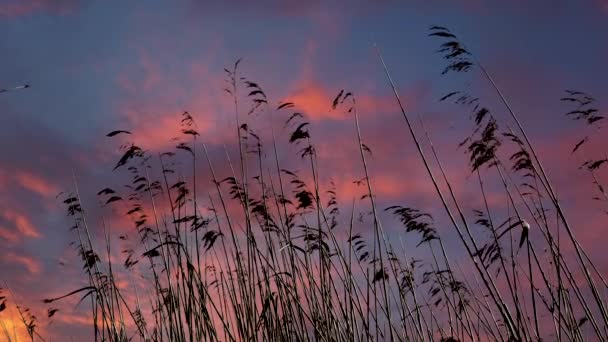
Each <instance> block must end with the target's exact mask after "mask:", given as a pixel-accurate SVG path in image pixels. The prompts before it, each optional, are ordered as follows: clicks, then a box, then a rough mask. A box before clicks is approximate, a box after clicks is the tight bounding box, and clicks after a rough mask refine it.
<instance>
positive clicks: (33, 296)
mask: <svg viewBox="0 0 608 342" xmlns="http://www.w3.org/2000/svg"><path fill="white" fill-rule="evenodd" d="M431 25H441V26H446V27H449V28H450V29H451V30H452V31H453V32H454V33H456V34H457V35H458V36H459V38H461V39H462V40H463V41H464V42H465V43H466V45H467V47H468V48H469V49H470V50H471V51H472V52H473V53H474V54H475V56H476V57H477V58H478V59H479V60H480V61H481V63H483V64H484V65H485V66H486V68H487V69H488V70H489V72H490V73H492V75H493V77H494V78H495V80H496V82H497V84H498V85H499V87H501V89H502V91H503V92H504V94H505V96H506V97H507V98H508V99H509V101H510V102H511V104H512V106H513V108H514V109H515V111H516V112H517V113H518V115H519V118H520V120H521V121H522V122H523V124H524V126H525V127H526V128H527V130H528V134H529V135H530V136H531V137H532V142H533V143H534V144H535V146H536V147H537V148H538V150H539V151H540V152H541V160H542V161H543V163H544V164H545V166H546V168H547V169H548V171H549V176H550V178H551V179H552V180H553V181H554V182H555V185H556V189H557V192H558V194H559V196H560V198H562V200H563V202H564V204H565V208H566V211H567V213H568V214H569V215H570V217H571V220H572V221H574V222H576V226H575V229H576V234H577V236H578V237H579V239H580V241H581V244H582V245H583V246H585V247H586V248H587V250H588V252H589V254H590V256H591V258H592V259H594V260H595V261H596V262H597V264H598V267H600V268H601V269H602V270H606V271H608V257H606V256H605V255H606V254H605V246H606V243H607V242H608V235H607V234H606V229H608V227H606V222H607V221H606V215H605V213H603V211H606V210H608V208H605V207H602V206H601V205H600V204H598V203H597V202H596V201H593V200H592V199H591V198H592V197H593V196H595V193H594V187H593V185H592V183H591V181H592V180H591V178H590V176H589V174H588V173H586V172H584V171H583V170H579V169H578V166H579V165H580V164H581V162H582V161H583V159H584V158H583V155H578V156H577V155H572V154H571V153H570V152H571V151H572V148H573V146H574V145H575V144H576V142H577V141H579V140H580V139H581V138H582V137H583V136H585V135H586V134H587V133H589V131H588V128H587V127H585V125H584V124H582V123H581V122H575V121H572V120H570V119H569V118H567V117H566V116H565V115H564V114H565V113H566V112H568V111H569V110H571V109H572V108H571V107H569V106H568V105H567V104H565V103H562V102H560V98H561V97H563V96H564V94H565V93H564V90H565V89H576V90H581V91H585V92H587V93H589V94H592V95H593V96H594V97H595V98H596V99H597V101H598V102H597V103H598V104H597V105H598V106H599V108H600V109H602V110H603V112H604V113H605V112H606V109H608V68H607V66H606V65H607V64H606V62H607V61H608V1H606V0H551V1H549V0H536V1H526V0H503V1H500V0H445V1H443V0H400V1H397V0H376V1H371V0H352V1H339V0H331V1H319V0H311V1H299V0H282V1H281V0H261V1H247V0H225V1H220V0H217V1H211V0H176V1H160V0H152V1H145V2H143V1H89V0H0V60H1V63H0V88H12V87H17V86H20V85H23V84H28V85H30V86H31V87H30V88H28V89H20V90H12V91H8V92H4V93H0V110H1V113H0V287H3V288H4V287H6V286H8V287H9V288H10V289H11V291H12V292H13V293H14V297H10V298H12V299H11V302H9V305H14V304H15V301H17V304H19V305H22V306H24V307H30V308H31V309H32V310H33V311H34V313H35V314H36V316H38V318H39V323H38V325H39V327H40V329H41V332H43V333H44V334H46V336H51V337H53V341H61V340H65V339H67V338H68V337H70V336H73V337H74V338H76V340H80V339H79V337H80V338H84V337H83V336H90V333H91V327H90V321H89V320H87V317H86V315H84V314H83V313H86V312H87V310H86V309H87V307H86V305H84V304H82V305H81V306H79V308H78V309H74V305H75V304H76V302H77V301H78V299H74V300H71V299H70V300H69V301H68V302H66V303H63V304H58V305H57V307H59V308H60V312H59V313H58V314H57V316H56V317H54V318H53V319H52V320H49V319H47V317H46V309H47V308H48V306H46V305H44V304H42V302H41V300H42V299H43V298H46V297H49V296H58V295H61V294H64V293H66V292H69V291H70V290H73V289H75V288H78V287H81V286H83V285H84V284H85V283H86V279H85V278H84V277H83V273H82V265H81V262H80V261H79V260H78V256H77V254H76V252H75V250H74V249H73V248H71V247H70V246H69V243H70V242H71V241H73V239H74V236H73V235H72V234H73V233H72V232H70V231H69V227H70V226H71V223H70V221H69V220H68V218H66V216H65V208H64V207H63V206H62V204H61V202H60V201H59V200H58V199H56V196H57V194H58V193H59V192H61V191H66V190H67V191H70V190H71V189H72V188H73V186H74V183H73V176H72V175H73V174H75V176H76V179H77V181H78V185H79V186H80V192H81V194H82V196H83V202H84V205H85V209H90V215H91V221H92V222H93V224H94V225H96V227H97V228H96V229H97V233H98V234H100V235H99V239H100V240H99V241H98V242H99V243H100V246H101V243H102V240H101V239H102V231H101V230H100V229H101V228H100V227H101V226H100V222H101V215H102V214H103V215H104V217H107V218H108V219H109V222H110V223H111V227H110V231H111V233H112V234H113V236H114V237H116V236H118V235H119V234H122V232H128V231H129V230H130V229H133V228H132V226H131V225H129V222H128V221H124V220H123V221H121V220H120V219H119V218H118V216H119V214H120V213H119V212H114V211H112V210H111V209H108V208H104V209H103V210H100V209H99V208H98V205H97V199H96V196H95V194H96V193H97V192H98V191H99V190H100V189H102V188H104V187H105V186H108V185H109V186H116V187H118V186H119V185H120V184H122V181H123V180H124V179H125V178H124V173H120V172H118V171H117V172H112V168H113V167H114V165H115V164H116V161H117V159H118V158H119V157H120V154H119V152H118V151H117V149H118V146H119V145H120V139H122V138H121V137H119V138H118V140H117V139H109V138H107V137H106V136H105V135H106V134H107V133H108V132H110V131H112V130H115V129H125V130H130V131H132V132H133V133H134V134H133V135H134V137H133V139H134V140H135V141H137V143H138V144H140V145H141V146H142V147H144V148H146V149H148V150H151V151H155V152H162V151H165V150H169V149H171V148H172V147H173V146H174V142H172V141H170V140H171V138H173V137H174V136H176V135H177V134H178V132H179V126H178V125H179V120H180V114H181V113H182V112H183V111H189V112H190V113H192V115H193V116H194V117H195V119H196V121H197V124H198V128H199V132H200V133H201V137H200V139H201V141H202V142H205V143H206V144H208V145H209V147H210V151H211V157H212V159H214V162H215V163H216V164H217V165H218V168H219V169H220V172H222V171H225V172H224V173H225V174H223V177H221V178H224V177H226V176H227V169H226V167H225V166H224V167H222V166H220V165H222V163H223V162H225V155H224V150H223V146H224V144H226V145H228V149H229V150H231V151H234V149H233V147H234V146H235V128H234V125H235V123H234V113H233V112H232V103H231V99H230V97H229V96H227V94H226V93H225V92H224V91H223V90H222V89H223V87H224V79H225V74H224V71H223V69H224V68H225V67H231V66H232V65H233V64H234V62H235V61H236V60H237V59H239V58H242V62H241V65H240V68H241V73H242V75H244V76H246V77H247V78H248V79H251V80H254V81H255V82H257V83H259V84H260V85H261V86H262V87H263V89H264V90H265V91H266V93H267V94H268V96H269V98H270V99H271V102H272V103H273V104H276V103H278V102H279V101H287V100H288V101H292V102H294V103H295V104H296V106H297V107H298V108H299V109H300V110H301V111H302V112H304V113H305V114H306V115H307V117H308V119H309V120H310V121H311V134H312V136H313V138H314V140H315V143H316V144H317V146H318V153H319V158H320V163H321V166H320V168H321V169H320V172H321V176H322V181H323V182H325V183H328V182H329V179H333V180H334V182H335V183H336V187H337V189H338V192H339V194H338V196H339V198H340V200H342V201H343V203H342V204H343V206H344V208H345V211H344V213H345V214H344V215H348V214H347V210H348V208H349V205H350V201H351V200H352V198H353V197H354V196H357V197H359V192H357V191H358V190H357V189H354V186H353V183H352V181H354V180H357V179H360V178H361V176H362V175H361V172H362V171H361V166H360V160H359V159H358V158H359V156H358V154H357V153H358V150H357V146H356V140H355V139H356V135H355V131H354V126H353V125H354V124H353V120H352V116H351V115H350V114H348V113H345V112H344V111H341V110H332V109H331V103H332V100H333V99H334V97H335V96H336V94H338V92H339V91H340V90H341V89H346V90H348V91H352V92H353V93H354V94H355V95H356V97H357V102H358V111H359V115H360V116H361V126H362V135H363V139H364V140H365V142H366V144H367V145H368V146H369V147H370V149H371V150H372V152H373V158H372V164H371V170H370V171H371V176H372V179H373V183H374V185H375V188H376V190H377V193H378V197H379V200H380V201H381V205H382V206H384V207H386V206H388V205H390V204H405V203H407V204H409V205H413V206H416V207H419V208H422V209H424V210H425V211H429V212H431V213H433V214H434V215H437V216H438V220H439V222H440V220H441V215H442V212H441V207H440V205H439V202H438V201H437V199H436V195H435V194H434V192H433V189H432V187H431V185H430V183H429V182H428V177H427V175H426V174H425V172H424V170H423V168H422V165H421V163H420V160H419V159H418V157H417V155H416V154H415V150H414V148H413V145H412V141H411V139H410V137H409V136H408V135H407V131H406V129H405V126H403V123H402V119H401V116H400V115H401V114H400V112H399V109H398V107H397V105H396V103H395V101H394V98H393V97H392V93H391V89H390V87H389V86H388V84H387V81H386V79H385V76H384V71H383V69H382V65H381V64H380V62H379V60H378V57H377V55H376V51H375V50H374V47H373V46H374V44H376V45H377V46H378V47H379V48H380V49H381V50H382V53H383V54H384V58H385V60H386V63H387V64H388V67H389V68H390V70H391V73H392V77H393V78H394V79H395V81H396V83H397V87H398V90H399V93H400V95H401V97H402V99H403V100H404V103H405V106H406V109H407V110H408V111H409V112H410V113H412V115H416V116H418V115H419V116H420V117H421V118H423V120H424V122H425V125H426V126H427V128H428V129H429V132H430V135H431V138H432V139H433V141H434V144H435V146H436V147H437V149H438V152H439V155H440V157H441V158H442V159H443V161H444V162H445V164H446V166H447V168H448V170H449V173H450V177H451V179H452V180H453V182H454V183H455V184H456V186H455V190H456V192H457V195H458V196H459V197H460V198H461V199H462V201H463V202H464V203H466V207H467V209H468V210H469V214H471V211H472V209H474V208H478V207H480V206H481V205H482V203H481V202H480V200H479V199H478V198H477V196H476V195H475V194H477V192H478V184H477V183H476V178H475V177H472V176H470V175H471V172H470V170H469V168H468V165H467V161H468V160H467V158H468V157H467V156H466V155H465V154H464V151H463V150H462V149H458V148H457V145H458V143H459V142H460V141H462V139H463V138H464V137H466V136H467V134H468V133H469V132H470V131H471V129H472V127H473V123H472V122H471V120H470V118H469V113H468V112H467V110H466V109H464V108H463V107H459V106H457V105H453V104H449V103H438V99H439V98H440V97H442V96H443V95H444V94H446V93H448V92H450V91H454V90H458V89H460V88H463V87H466V85H467V84H469V85H470V87H471V89H474V90H475V91H476V92H477V94H479V96H480V97H481V98H482V99H483V101H484V102H485V103H487V104H488V106H489V107H490V108H492V109H493V110H494V112H495V113H494V114H495V115H496V116H497V117H498V118H501V119H504V120H507V119H508V117H507V116H506V113H505V110H504V108H503V107H501V106H499V105H498V101H497V97H496V94H495V93H494V92H493V91H492V90H491V89H489V87H488V84H487V81H485V80H484V79H483V78H482V77H481V75H480V74H479V73H478V72H477V71H473V72H471V73H469V74H467V75H464V76H463V75H446V76H442V75H441V71H442V70H443V67H444V66H445V61H444V60H443V59H442V58H441V56H440V55H438V54H436V53H435V51H436V50H437V49H438V46H439V44H440V41H438V40H437V39H433V38H430V37H428V33H429V31H428V28H429V26H431ZM275 119H276V122H271V121H269V120H267V119H266V118H265V117H262V116H261V115H260V116H259V117H256V118H250V120H252V122H253V123H254V124H253V125H254V126H256V127H257V129H258V130H259V131H260V132H261V133H262V135H265V136H268V132H269V131H270V127H271V125H272V127H274V129H276V130H281V129H282V127H283V122H284V120H286V119H287V117H275ZM505 122H506V121H505ZM607 132H608V131H603V132H602V133H600V134H597V135H595V136H594V138H593V139H595V140H594V144H593V145H589V147H588V150H587V151H585V153H588V154H587V155H596V156H597V154H598V153H599V154H600V156H601V154H602V153H604V152H605V147H604V148H602V147H603V146H606V145H605V144H606V143H608V133H607ZM281 134H283V135H282V137H283V138H285V135H284V134H285V133H281ZM296 151H297V150H296V149H295V148H293V147H290V146H287V144H286V143H283V144H281V145H280V151H279V154H280V155H281V156H283V157H284V158H285V159H286V160H289V161H286V163H287V164H288V165H289V166H290V167H292V168H294V169H298V168H303V167H304V165H302V164H301V163H299V161H298V158H297V157H293V154H294V153H295V152H296ZM233 157H234V158H235V159H236V155H234V156H233ZM200 169H201V171H200V173H201V176H202V178H201V179H204V180H203V181H201V188H202V189H204V190H209V191H213V190H212V184H211V182H210V181H209V172H208V171H207V170H206V168H205V165H204V164H202V163H201V165H200ZM600 176H603V177H604V179H607V180H608V177H606V176H607V174H606V173H605V171H604V173H601V174H600ZM495 186H496V187H498V185H495ZM204 190H201V193H206V191H204ZM490 198H491V196H490ZM501 201H502V200H501V199H498V198H497V199H496V202H495V203H493V204H494V205H496V206H498V207H500V206H501V205H502V204H500V203H501ZM394 229H398V228H394ZM438 230H439V232H440V234H445V236H447V237H450V236H452V235H453V232H451V231H450V230H449V228H446V229H444V230H442V228H441V227H438ZM413 245H414V246H415V243H413ZM450 247H451V248H453V250H454V254H456V255H458V252H457V249H458V247H459V245H458V242H457V241H454V242H453V244H451V246H450ZM117 249H118V248H117ZM60 263H62V264H64V265H60ZM117 263H118V264H119V265H120V264H121V261H120V260H118V261H117ZM125 286H127V285H125ZM14 318H15V312H14V310H13V311H11V310H7V311H5V312H2V313H0V320H2V321H3V322H5V324H8V325H9V326H10V324H12V323H10V322H11V319H14ZM3 338H4V336H3V335H2V334H0V340H2V339H3ZM85 340H86V338H85Z"/></svg>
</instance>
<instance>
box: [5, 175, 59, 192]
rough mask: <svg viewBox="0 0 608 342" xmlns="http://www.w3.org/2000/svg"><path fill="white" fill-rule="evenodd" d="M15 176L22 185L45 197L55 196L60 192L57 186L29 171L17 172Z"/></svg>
mask: <svg viewBox="0 0 608 342" xmlns="http://www.w3.org/2000/svg"><path fill="white" fill-rule="evenodd" d="M15 178H16V179H17V181H18V182H19V184H20V185H21V186H23V187H24V188H26V189H28V190H30V191H32V192H35V193H37V194H39V195H41V196H43V197H51V196H55V195H57V193H58V192H59V188H57V186H55V185H54V184H51V183H50V182H48V181H47V180H45V179H43V178H41V177H40V176H38V175H35V174H33V173H31V172H29V171H20V172H17V174H16V175H15Z"/></svg>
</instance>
